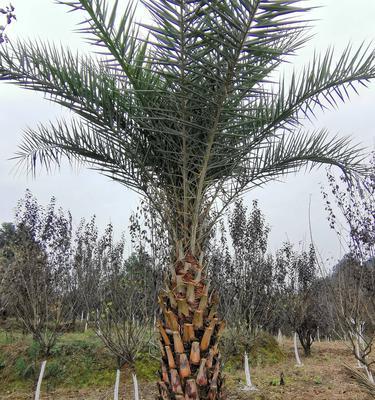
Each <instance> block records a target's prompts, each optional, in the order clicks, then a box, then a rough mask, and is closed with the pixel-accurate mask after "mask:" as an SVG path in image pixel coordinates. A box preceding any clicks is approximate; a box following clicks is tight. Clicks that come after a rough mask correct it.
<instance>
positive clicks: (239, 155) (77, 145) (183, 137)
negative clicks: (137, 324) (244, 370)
mask: <svg viewBox="0 0 375 400" xmlns="http://www.w3.org/2000/svg"><path fill="white" fill-rule="evenodd" d="M57 2H58V3H60V4H64V5H66V6H68V7H69V8H70V11H79V12H84V13H85V14H86V16H85V19H84V20H83V21H82V25H81V29H80V32H81V33H84V34H85V35H88V39H89V40H90V41H91V42H92V44H93V45H94V46H97V47H98V52H99V56H97V55H96V56H95V57H89V56H82V55H79V54H73V53H72V52H70V51H69V50H64V49H61V48H56V47H54V46H53V45H51V44H41V43H33V42H22V41H18V42H16V43H11V44H7V45H6V46H2V48H1V50H0V79H2V80H5V81H11V82H13V83H15V84H18V85H19V86H21V87H24V88H26V89H31V90H36V91H40V92H43V93H45V95H46V96H47V98H49V99H50V100H52V101H54V102H56V103H59V104H61V105H63V106H65V107H67V108H68V109H70V110H72V111H74V113H75V116H74V117H72V119H71V120H67V119H65V120H59V121H57V122H56V123H50V124H48V125H40V126H39V127H38V128H37V129H35V130H28V131H26V134H25V138H24V142H23V144H22V145H21V147H20V152H19V153H18V157H19V158H20V162H21V163H25V165H26V166H27V169H28V170H29V171H31V172H32V173H35V170H36V167H37V166H39V165H41V166H43V167H45V168H47V169H50V168H51V166H52V165H55V164H57V165H59V164H60V162H61V160H62V159H63V158H67V159H68V160H69V161H71V162H75V161H78V162H82V163H85V164H86V165H88V167H89V168H92V169H94V170H97V171H99V172H100V173H101V174H103V175H106V176H108V177H110V178H111V179H113V180H116V181H118V182H119V183H121V184H123V185H125V186H126V187H128V188H132V189H133V190H135V191H137V192H138V193H140V194H141V195H143V196H145V197H146V198H147V199H148V200H149V201H150V202H151V204H152V205H153V206H154V208H155V209H156V210H157V211H158V213H159V214H160V217H161V219H162V221H163V223H164V224H165V226H166V227H167V229H168V233H169V238H170V243H171V257H172V260H171V268H170V277H169V280H168V282H166V284H165V288H164V290H163V291H162V292H161V293H160V296H159V303H160V309H161V312H160V320H159V321H158V327H159V331H160V340H161V342H160V343H161V353H162V366H161V374H160V376H161V379H160V382H159V392H160V395H159V399H180V400H181V399H198V398H200V399H211V400H214V399H221V398H223V396H224V395H223V389H222V378H221V372H220V368H221V367H220V353H219V351H218V340H219V337H220V334H221V332H222V330H223V328H224V322H222V321H220V319H219V318H218V317H217V302H218V300H217V295H216V294H215V293H212V292H211V291H210V290H209V288H208V282H207V280H206V276H205V268H204V261H203V260H204V257H203V254H204V248H205V243H206V242H207V238H208V237H209V234H210V231H211V229H212V227H213V226H214V224H215V222H216V221H217V220H218V219H219V218H220V216H221V214H222V212H223V210H224V209H225V208H226V207H227V206H228V205H229V204H230V203H231V202H232V201H233V200H234V199H236V198H238V196H239V195H241V194H242V193H244V191H246V190H249V189H251V188H253V187H256V186H259V185H264V184H266V183H268V182H269V181H272V180H275V179H277V178H279V177H280V176H282V175H285V174H287V173H290V172H295V171H297V170H299V169H301V168H302V167H304V166H311V167H313V166H318V165H321V164H330V165H335V166H337V167H339V168H340V169H342V170H343V171H345V172H346V173H360V172H361V171H363V168H362V166H361V157H362V156H361V155H360V154H359V152H358V149H357V147H356V146H354V145H352V144H351V142H350V141H349V140H348V139H343V138H338V137H333V138H331V137H330V136H329V135H328V133H327V132H326V131H325V130H320V131H312V132H309V131H306V130H305V129H304V128H303V122H304V121H305V120H306V118H309V117H311V116H314V112H315V111H316V110H317V109H325V108H329V107H335V106H336V105H337V102H339V101H344V100H346V99H347V97H348V96H349V93H350V92H352V91H353V90H354V91H356V87H357V86H358V85H366V83H367V82H368V81H369V80H371V79H373V78H374V77H375V55H374V52H373V51H371V50H370V49H369V48H367V47H365V46H361V47H360V48H359V49H354V50H353V49H351V48H350V47H348V48H347V49H346V50H345V51H344V52H343V54H341V55H340V56H339V57H335V55H334V51H333V50H332V49H329V50H327V51H326V52H325V53H324V54H323V55H314V57H313V59H312V62H311V63H310V64H309V65H308V66H307V67H306V68H304V69H303V70H302V72H301V73H299V74H298V73H294V72H293V73H290V74H289V75H288V76H286V78H285V79H284V78H283V79H281V80H280V81H277V80H276V79H275V76H276V75H275V73H276V72H277V71H278V68H280V67H281V66H282V65H284V64H285V62H288V61H290V56H291V55H293V54H295V53H296V51H297V50H298V49H300V48H301V47H302V46H303V45H305V44H306V42H307V41H308V39H309V36H308V30H309V25H310V23H309V21H308V20H307V19H305V15H306V13H307V12H308V11H309V10H310V9H311V8H310V7H308V6H304V5H303V4H304V3H305V2H302V1H299V0H220V1H217V0H210V1H197V0H143V3H144V5H145V8H146V9H147V11H148V13H149V14H150V16H151V20H152V22H150V24H149V25H147V24H146V23H136V21H135V19H134V16H135V10H136V5H135V4H133V3H132V2H129V3H128V5H127V6H126V9H125V11H122V12H121V13H120V10H119V9H118V1H115V2H114V4H112V3H111V4H112V5H109V4H108V2H107V0H69V1H68V0H58V1H57ZM335 59H336V61H334V60H335ZM73 115H74V114H73Z"/></svg>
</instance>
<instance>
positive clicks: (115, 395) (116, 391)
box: [113, 369, 120, 400]
mask: <svg viewBox="0 0 375 400" xmlns="http://www.w3.org/2000/svg"><path fill="white" fill-rule="evenodd" d="M119 389H120V370H119V369H118V370H116V382H115V389H114V391H113V400H118V393H119Z"/></svg>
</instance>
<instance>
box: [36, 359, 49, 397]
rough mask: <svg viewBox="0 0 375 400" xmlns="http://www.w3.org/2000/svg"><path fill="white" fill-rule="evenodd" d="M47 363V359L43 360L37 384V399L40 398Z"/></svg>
mask: <svg viewBox="0 0 375 400" xmlns="http://www.w3.org/2000/svg"><path fill="white" fill-rule="evenodd" d="M46 364H47V360H44V361H43V362H42V366H41V367H40V372H39V378H38V383H37V385H36V391H35V400H39V399H40V389H41V387H42V381H43V375H44V371H45V369H46Z"/></svg>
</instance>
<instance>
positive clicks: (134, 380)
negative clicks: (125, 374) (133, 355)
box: [133, 374, 139, 400]
mask: <svg viewBox="0 0 375 400" xmlns="http://www.w3.org/2000/svg"><path fill="white" fill-rule="evenodd" d="M133 387H134V400H139V388H138V380H137V375H136V374H133Z"/></svg>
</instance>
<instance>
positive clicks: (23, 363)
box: [14, 357, 35, 379]
mask: <svg viewBox="0 0 375 400" xmlns="http://www.w3.org/2000/svg"><path fill="white" fill-rule="evenodd" d="M14 369H15V373H16V375H17V376H18V377H19V378H23V379H28V378H34V377H35V368H34V365H33V363H29V362H28V361H27V360H26V359H25V358H24V357H18V358H17V359H16V362H15V363H14Z"/></svg>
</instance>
